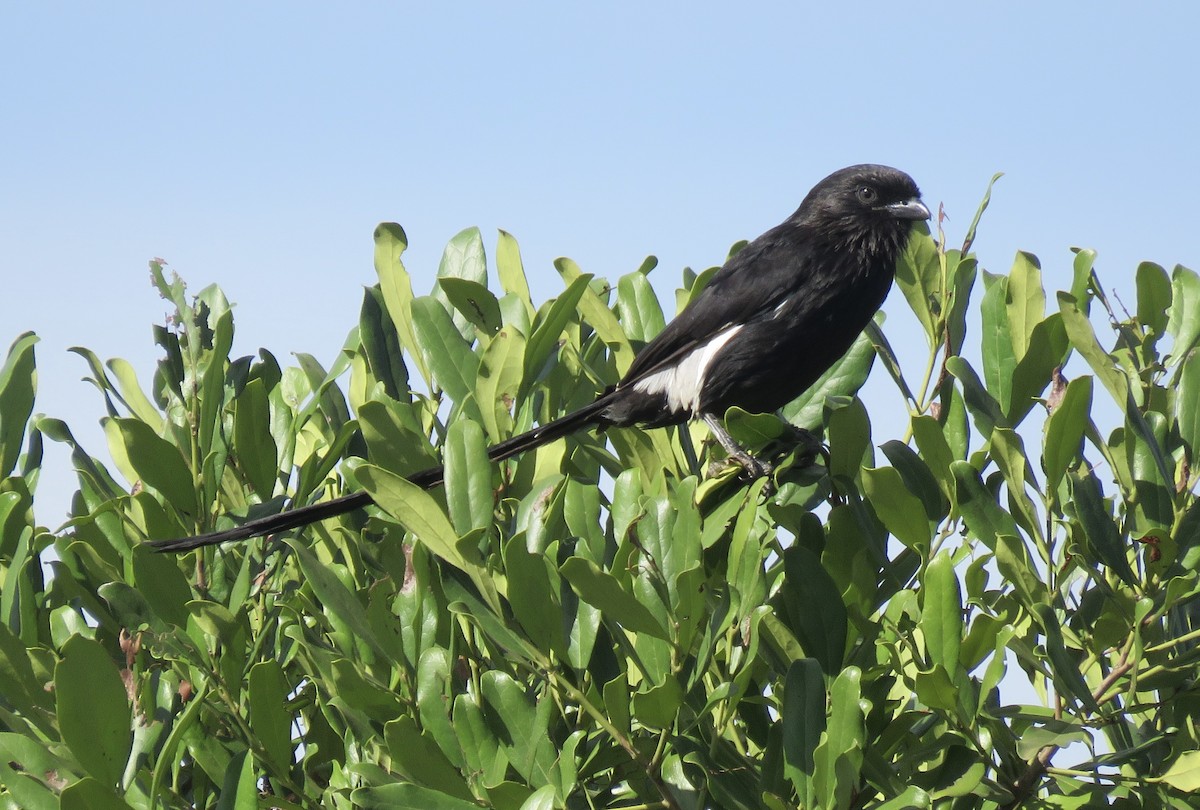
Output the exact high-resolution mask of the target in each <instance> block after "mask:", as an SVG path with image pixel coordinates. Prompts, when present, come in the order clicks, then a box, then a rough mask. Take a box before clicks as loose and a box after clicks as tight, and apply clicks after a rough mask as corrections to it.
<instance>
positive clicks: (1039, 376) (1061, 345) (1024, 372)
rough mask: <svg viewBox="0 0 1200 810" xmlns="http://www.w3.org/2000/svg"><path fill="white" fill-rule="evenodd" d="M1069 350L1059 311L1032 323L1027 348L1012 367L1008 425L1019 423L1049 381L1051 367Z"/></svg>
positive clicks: (1060, 363)
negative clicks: (1036, 322)
mask: <svg viewBox="0 0 1200 810" xmlns="http://www.w3.org/2000/svg"><path fill="white" fill-rule="evenodd" d="M1069 349H1070V343H1069V342H1068V341H1067V332H1066V329H1064V328H1063V322H1062V315H1061V313H1058V312H1055V313H1052V314H1051V315H1050V317H1048V318H1046V319H1045V320H1044V321H1042V322H1041V323H1038V324H1035V325H1034V327H1033V334H1032V335H1031V336H1030V338H1029V350H1028V351H1027V352H1026V353H1025V356H1024V357H1022V358H1021V360H1020V362H1018V363H1017V367H1016V368H1015V369H1013V380H1012V401H1011V403H1010V404H1009V408H1008V411H1006V414H1007V417H1008V421H1009V423H1010V424H1012V425H1018V424H1020V423H1021V420H1023V419H1024V418H1025V417H1026V416H1027V415H1028V414H1029V412H1030V411H1031V410H1033V406H1034V405H1035V404H1037V398H1038V397H1040V396H1041V395H1042V392H1044V391H1045V390H1046V386H1047V385H1049V384H1050V380H1051V379H1052V378H1053V376H1054V370H1055V369H1056V368H1060V367H1061V366H1062V365H1063V363H1065V362H1066V360H1067V353H1068V351H1069Z"/></svg>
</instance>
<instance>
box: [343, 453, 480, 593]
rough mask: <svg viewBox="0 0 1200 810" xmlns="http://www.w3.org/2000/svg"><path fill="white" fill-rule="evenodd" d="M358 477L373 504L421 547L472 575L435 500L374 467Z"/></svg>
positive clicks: (472, 567)
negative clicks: (389, 516)
mask: <svg viewBox="0 0 1200 810" xmlns="http://www.w3.org/2000/svg"><path fill="white" fill-rule="evenodd" d="M354 475H355V477H356V478H358V480H359V482H360V483H361V484H362V485H363V489H365V490H366V491H367V493H368V494H370V496H371V500H372V501H374V502H375V503H376V504H378V505H379V507H380V508H381V509H383V510H384V511H385V512H387V513H388V514H389V515H391V516H392V517H393V518H395V519H396V520H397V521H398V522H399V523H400V524H401V525H402V526H404V528H406V529H408V530H409V531H410V532H412V533H413V534H415V535H416V536H417V539H418V540H420V541H421V543H422V544H423V545H424V546H425V547H426V548H428V549H429V550H430V551H432V552H433V553H434V554H436V555H437V556H439V557H441V558H442V559H443V560H445V561H446V562H448V563H450V564H451V565H453V566H454V567H455V568H459V569H461V570H463V571H467V572H468V573H470V572H473V571H475V570H476V566H475V565H473V564H470V563H468V562H467V561H466V560H465V559H464V558H463V556H462V553H461V552H460V551H459V548H458V533H457V532H455V531H454V527H453V526H451V525H450V521H449V520H447V519H446V514H445V513H444V512H443V511H442V510H441V507H439V506H438V504H437V501H435V500H434V499H433V497H432V496H431V495H430V494H429V493H428V492H425V491H424V490H423V489H421V488H420V487H418V486H417V485H416V484H414V483H412V482H411V481H409V480H408V479H407V478H404V477H403V476H399V475H396V474H395V473H392V472H388V471H387V470H384V469H382V468H380V467H376V466H374V465H373V464H363V465H362V466H360V467H359V468H358V469H356V470H355V471H354Z"/></svg>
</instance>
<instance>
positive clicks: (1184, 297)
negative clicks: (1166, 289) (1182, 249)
mask: <svg viewBox="0 0 1200 810" xmlns="http://www.w3.org/2000/svg"><path fill="white" fill-rule="evenodd" d="M1167 333H1168V334H1170V335H1171V337H1172V338H1173V339H1174V342H1173V343H1172V344H1171V356H1172V357H1174V358H1176V359H1178V358H1181V357H1183V356H1184V355H1186V354H1187V353H1188V351H1190V350H1191V349H1193V348H1194V347H1195V346H1196V341H1197V340H1200V276H1198V275H1196V273H1195V272H1194V271H1192V270H1189V269H1188V268H1186V267H1184V266H1183V265H1176V266H1175V269H1174V270H1173V271H1172V272H1171V309H1170V311H1169V312H1168V313H1167Z"/></svg>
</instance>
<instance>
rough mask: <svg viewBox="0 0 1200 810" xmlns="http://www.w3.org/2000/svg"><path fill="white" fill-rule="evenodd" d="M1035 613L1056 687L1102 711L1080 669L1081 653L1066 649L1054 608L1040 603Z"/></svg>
mask: <svg viewBox="0 0 1200 810" xmlns="http://www.w3.org/2000/svg"><path fill="white" fill-rule="evenodd" d="M1034 615H1035V616H1036V617H1037V620H1038V623H1039V624H1040V625H1041V626H1042V630H1043V631H1044V633H1045V638H1046V653H1047V654H1048V655H1049V658H1050V671H1051V672H1052V673H1054V683H1055V686H1056V688H1057V689H1058V690H1059V692H1060V693H1061V694H1064V695H1073V696H1074V697H1075V698H1076V699H1077V700H1078V701H1079V702H1080V703H1081V704H1083V706H1084V708H1086V709H1087V710H1088V711H1091V712H1099V711H1100V705H1099V704H1098V703H1097V702H1096V698H1095V697H1093V696H1092V690H1091V689H1090V688H1088V685H1087V681H1086V680H1084V677H1083V673H1081V672H1080V671H1079V662H1078V660H1077V659H1078V658H1079V657H1082V655H1081V653H1076V652H1072V651H1070V650H1068V649H1067V646H1066V643H1065V641H1064V639H1063V634H1062V628H1061V626H1060V625H1059V621H1058V616H1057V615H1055V612H1054V608H1052V607H1050V606H1049V605H1037V606H1035V608H1034Z"/></svg>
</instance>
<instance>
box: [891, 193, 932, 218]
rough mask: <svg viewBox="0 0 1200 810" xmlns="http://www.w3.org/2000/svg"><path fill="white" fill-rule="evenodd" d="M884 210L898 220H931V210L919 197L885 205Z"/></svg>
mask: <svg viewBox="0 0 1200 810" xmlns="http://www.w3.org/2000/svg"><path fill="white" fill-rule="evenodd" d="M883 210H885V211H887V212H888V213H889V214H891V215H892V216H894V217H895V218H896V219H929V209H928V208H926V207H925V203H923V202H921V200H920V199H918V198H917V197H913V198H912V199H911V200H905V201H904V202H895V203H890V204H888V205H885V206H884V207H883Z"/></svg>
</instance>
